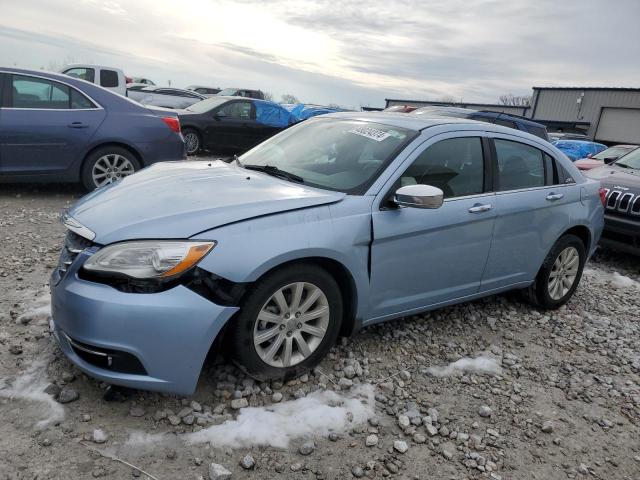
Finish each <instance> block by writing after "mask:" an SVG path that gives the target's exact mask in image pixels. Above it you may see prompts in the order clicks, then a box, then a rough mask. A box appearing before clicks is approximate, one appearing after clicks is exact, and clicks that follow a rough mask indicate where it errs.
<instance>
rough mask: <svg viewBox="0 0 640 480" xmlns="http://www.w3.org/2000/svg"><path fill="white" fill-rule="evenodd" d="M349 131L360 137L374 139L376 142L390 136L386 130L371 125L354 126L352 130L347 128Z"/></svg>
mask: <svg viewBox="0 0 640 480" xmlns="http://www.w3.org/2000/svg"><path fill="white" fill-rule="evenodd" d="M349 133H354V134H356V135H360V136H361V137H366V138H370V139H371V140H375V141H376V142H381V141H383V140H384V139H386V138H389V137H390V136H391V135H389V133H388V132H385V131H383V130H378V129H377V128H371V127H358V128H354V129H353V130H349Z"/></svg>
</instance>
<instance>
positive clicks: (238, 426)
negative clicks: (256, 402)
mask: <svg viewBox="0 0 640 480" xmlns="http://www.w3.org/2000/svg"><path fill="white" fill-rule="evenodd" d="M374 412H375V399H374V387H373V385H369V384H367V385H361V386H358V387H355V388H354V389H352V390H351V392H350V393H349V394H340V393H337V392H333V391H330V390H325V391H317V392H313V393H310V394H309V395H307V396H306V397H303V398H299V399H297V400H290V401H286V402H282V403H278V404H274V405H270V406H267V407H246V408H243V409H241V410H240V413H239V415H238V417H237V418H236V419H235V420H228V421H226V422H224V423H222V424H220V425H213V426H211V427H209V428H206V429H204V430H200V431H198V432H194V433H189V434H185V435H182V436H180V438H181V439H182V440H184V441H185V442H186V443H187V444H198V443H206V442H208V443H209V444H211V446H212V447H214V448H223V447H231V448H250V447H254V446H270V447H274V448H287V447H288V446H289V443H290V442H291V441H293V440H295V439H298V438H309V437H313V436H327V435H329V434H330V433H332V432H334V433H342V432H345V431H347V430H349V429H350V428H351V427H352V426H353V425H355V424H360V423H364V422H366V421H367V420H368V419H369V418H370V417H372V416H373V414H374ZM169 441H171V437H167V435H164V434H147V433H143V432H133V433H132V434H131V435H130V436H129V439H128V440H127V442H126V444H125V446H129V447H144V446H146V445H154V446H158V445H159V444H162V443H167V442H169Z"/></svg>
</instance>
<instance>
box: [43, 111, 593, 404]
mask: <svg viewBox="0 0 640 480" xmlns="http://www.w3.org/2000/svg"><path fill="white" fill-rule="evenodd" d="M601 202H602V197H601V192H600V189H599V184H598V182H595V181H592V180H589V179H586V178H585V177H583V176H582V174H581V173H580V172H579V171H578V169H577V168H576V167H575V166H574V165H573V164H572V163H571V162H570V161H569V160H568V159H567V158H566V157H565V156H564V155H562V154H561V153H560V152H559V151H558V150H557V149H555V148H554V147H553V146H552V145H551V144H549V143H548V142H545V141H544V140H542V139H540V138H538V137H535V136H533V135H530V134H527V133H524V132H519V131H516V130H513V129H509V128H505V127H501V126H498V125H492V124H487V123H480V122H475V121H473V120H465V119H453V118H444V117H433V118H429V117H428V116H408V115H397V114H393V113H336V114H331V115H328V116H323V117H318V118H315V119H310V120H307V121H305V122H303V123H301V124H299V125H296V126H294V127H292V128H290V129H287V130H285V131H283V132H281V133H279V134H278V135H276V136H275V137H273V138H271V139H269V140H268V141H266V142H264V143H262V144H260V145H259V146H257V147H255V148H254V149H253V150H250V151H249V152H247V153H246V154H244V155H242V156H241V157H240V158H238V159H237V160H236V161H235V162H233V163H231V164H226V163H223V162H207V161H198V162H175V163H173V162H169V163H162V164H158V165H154V166H152V167H149V168H146V169H144V170H142V171H141V172H139V173H136V174H135V175H132V176H130V177H127V178H125V179H123V180H122V181H120V182H118V183H116V184H113V185H110V186H107V187H104V188H101V189H99V190H97V191H96V192H94V193H92V194H89V195H87V196H86V197H84V198H83V199H82V200H80V201H79V202H78V203H77V204H76V205H75V206H74V207H73V208H71V209H70V210H69V212H68V214H67V215H66V216H65V218H64V223H65V225H66V226H67V228H68V230H69V231H68V234H67V237H66V241H65V247H64V249H63V251H62V254H61V257H60V263H59V265H58V267H57V268H56V269H55V271H54V273H53V276H52V278H51V291H52V315H53V320H52V325H51V327H52V329H53V331H54V333H55V335H56V337H57V338H58V340H59V343H60V346H61V348H62V350H63V351H64V353H65V354H66V355H67V357H68V358H69V359H70V360H71V361H72V362H73V363H75V364H76V365H77V366H78V367H79V368H80V369H81V370H83V371H84V372H86V373H87V374H89V375H91V376H93V377H96V378H98V379H101V380H103V381H105V382H108V383H112V384H116V385H124V386H128V387H134V388H141V389H149V390H158V391H167V392H176V393H180V394H190V393H192V392H193V391H194V389H195V387H196V384H197V382H198V377H199V375H200V371H201V369H202V365H203V362H204V360H205V357H206V356H207V353H208V352H209V351H210V349H212V348H213V346H214V343H215V344H220V345H221V346H222V347H224V349H225V350H226V351H227V352H228V353H229V355H231V357H232V358H233V359H234V360H235V361H236V362H237V363H238V364H239V365H240V366H241V367H242V368H243V369H244V370H245V371H247V372H248V373H249V374H250V375H252V376H254V377H256V378H258V379H268V378H285V379H286V378H291V377H293V376H296V375H298V374H300V373H301V372H303V371H305V370H308V369H309V368H311V367H313V366H314V365H316V364H317V363H318V362H319V361H320V360H321V359H322V358H323V357H324V356H325V355H326V354H327V352H328V351H329V349H330V348H331V346H332V345H333V344H334V342H335V341H336V339H337V337H338V336H339V335H349V334H352V333H353V332H355V331H357V330H358V329H360V328H362V327H363V326H367V325H372V324H375V323H378V322H382V321H385V320H390V319H393V318H398V317H403V316H406V315H412V314H415V313H419V312H423V311H426V310H430V309H435V308H440V307H443V306H445V305H451V304H455V303H460V302H465V301H468V300H472V299H475V298H479V297H484V296H487V295H491V294H495V293H499V292H504V291H506V290H512V289H523V290H525V292H527V294H528V297H529V298H530V300H531V301H532V302H533V303H534V304H535V305H537V306H539V307H540V308H557V307H559V306H561V305H563V304H564V303H566V302H567V301H568V300H569V299H570V298H571V296H572V295H573V293H574V291H575V289H576V287H577V286H578V282H579V281H580V277H581V274H582V269H583V267H584V264H585V262H586V261H587V259H588V258H589V256H590V255H591V254H592V253H593V251H594V250H595V248H596V245H597V243H598V239H599V238H600V233H601V231H602V227H603V206H602V203H601Z"/></svg>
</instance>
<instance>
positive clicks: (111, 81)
mask: <svg viewBox="0 0 640 480" xmlns="http://www.w3.org/2000/svg"><path fill="white" fill-rule="evenodd" d="M100 86H101V87H105V88H113V87H117V86H118V72H116V71H114V70H100Z"/></svg>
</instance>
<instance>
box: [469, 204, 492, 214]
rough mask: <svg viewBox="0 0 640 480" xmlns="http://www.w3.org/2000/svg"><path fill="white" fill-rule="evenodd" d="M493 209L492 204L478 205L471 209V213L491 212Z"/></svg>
mask: <svg viewBox="0 0 640 480" xmlns="http://www.w3.org/2000/svg"><path fill="white" fill-rule="evenodd" d="M492 208H493V206H491V204H490V203H488V204H486V205H479V204H476V205H474V206H473V207H471V208H470V209H469V213H482V212H488V211H489V210H491V209H492Z"/></svg>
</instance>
